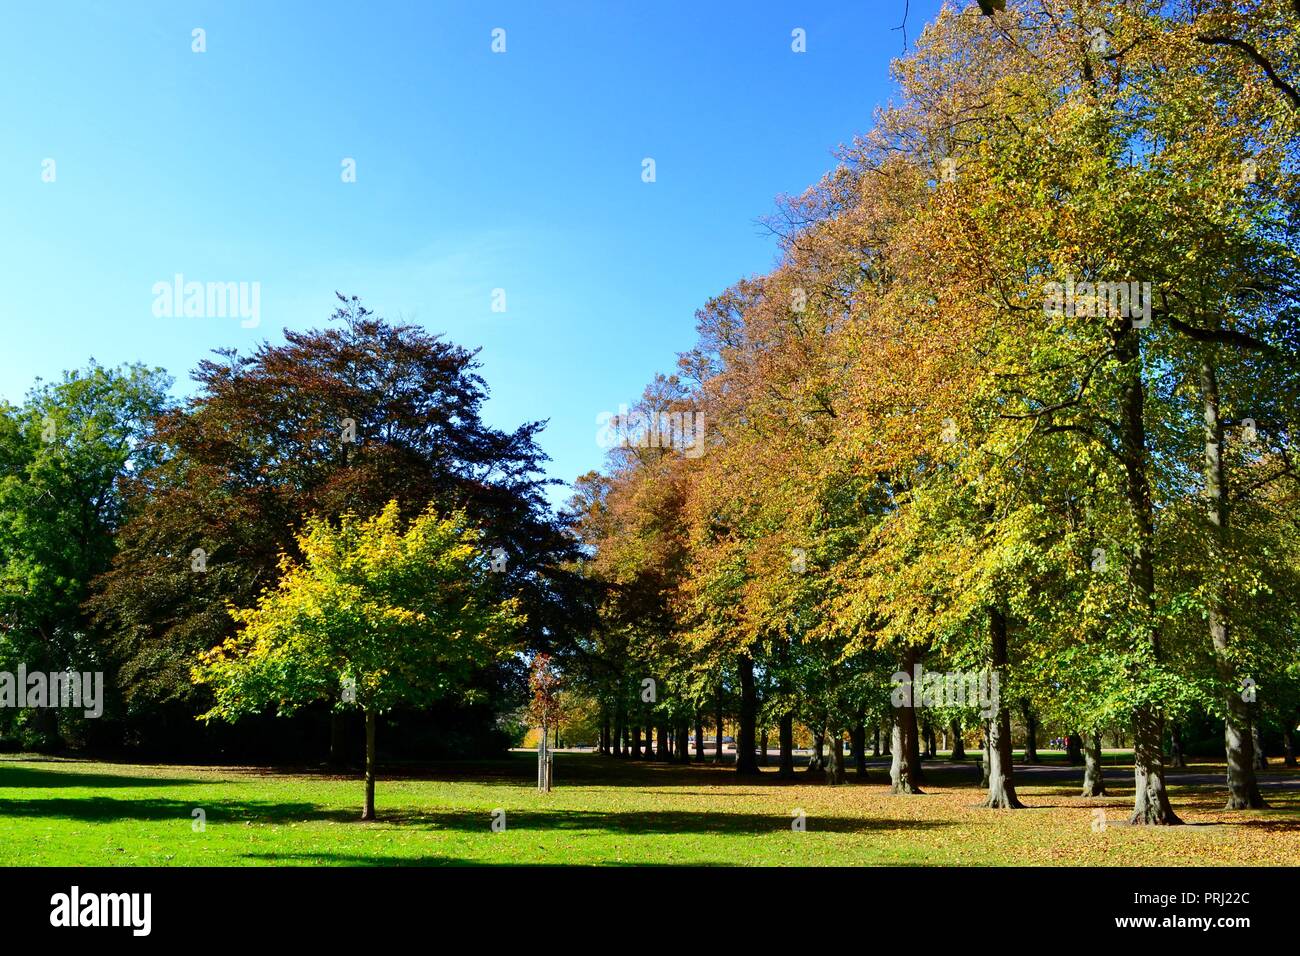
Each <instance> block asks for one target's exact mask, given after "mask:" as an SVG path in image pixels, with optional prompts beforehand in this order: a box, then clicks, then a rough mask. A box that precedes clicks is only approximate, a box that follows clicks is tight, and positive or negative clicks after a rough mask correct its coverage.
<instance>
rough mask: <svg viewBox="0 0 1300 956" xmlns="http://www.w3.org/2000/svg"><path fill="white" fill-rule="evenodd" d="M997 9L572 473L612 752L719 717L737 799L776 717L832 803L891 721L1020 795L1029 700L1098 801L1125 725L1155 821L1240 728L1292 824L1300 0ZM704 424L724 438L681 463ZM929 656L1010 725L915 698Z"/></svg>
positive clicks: (1245, 775)
mask: <svg viewBox="0 0 1300 956" xmlns="http://www.w3.org/2000/svg"><path fill="white" fill-rule="evenodd" d="M988 13H989V14H990V15H987V16H986V15H981V12H980V10H979V9H977V8H975V7H973V6H972V7H969V8H965V9H958V8H956V7H955V6H952V5H948V6H946V7H945V8H944V10H943V11H942V12H941V13H940V15H939V16H938V18H937V19H936V20H935V21H934V22H933V23H931V24H929V25H928V26H927V27H926V28H925V30H924V33H923V34H922V36H921V37H920V39H919V40H918V42H917V44H916V47H915V49H914V51H913V52H911V53H910V54H909V55H907V56H905V57H904V58H902V59H901V60H899V61H897V62H896V64H895V67H894V71H895V77H896V79H897V81H898V85H899V95H898V99H897V101H896V102H894V103H892V104H891V105H890V106H888V107H887V108H883V109H881V110H879V111H878V113H877V115H876V117H875V121H874V125H873V126H872V128H871V129H870V130H869V131H868V132H867V133H866V134H864V135H862V136H860V137H858V138H856V139H855V140H854V141H853V142H852V143H851V144H849V145H847V146H845V147H843V148H842V149H841V152H840V155H839V157H838V162H837V164H836V166H835V168H834V169H832V170H831V171H830V172H828V173H827V174H826V175H825V176H824V177H823V178H822V179H821V180H820V181H819V182H818V183H817V184H815V185H814V186H813V187H811V188H810V189H808V190H807V191H805V192H804V193H802V194H801V195H798V196H794V197H789V198H786V199H784V200H783V201H782V202H781V203H780V205H779V209H778V212H777V213H776V214H775V215H773V216H772V217H770V218H769V220H768V223H767V224H768V226H769V227H770V228H771V230H772V232H773V233H774V235H775V236H776V237H777V238H778V241H779V247H780V256H779V260H778V262H777V263H776V265H775V267H774V268H773V269H772V270H771V271H770V272H768V273H766V274H764V275H759V276H752V277H749V278H746V279H743V280H741V281H739V282H737V283H736V284H735V285H733V286H732V287H731V288H729V289H727V290H726V291H725V292H724V293H722V294H721V295H719V296H717V297H715V298H714V299H712V300H710V301H709V302H708V303H707V304H706V305H705V306H704V307H703V308H702V309H701V310H700V311H699V312H698V314H697V330H698V341H697V343H696V344H695V346H694V347H693V348H691V349H690V350H689V351H686V352H684V353H682V354H681V356H680V358H679V361H678V363H677V368H676V369H675V370H674V372H673V374H670V375H660V376H657V377H656V378H655V379H654V381H653V382H652V383H651V384H650V385H649V386H647V388H646V390H645V392H644V394H643V396H642V398H641V400H640V403H639V405H638V407H637V408H636V409H635V410H634V412H633V414H630V415H628V416H626V418H627V422H625V423H624V424H625V425H626V427H625V428H623V429H622V430H621V431H618V430H617V429H616V434H617V435H618V446H619V447H616V448H615V449H613V451H612V452H611V453H610V457H609V464H608V467H607V468H605V469H603V470H602V471H600V472H592V473H590V474H588V475H585V476H583V477H582V478H581V479H580V480H579V481H578V483H577V485H576V488H575V495H574V498H573V500H572V503H571V505H570V507H569V518H570V520H571V521H572V523H573V525H574V528H575V533H576V534H577V536H578V538H579V539H580V540H581V542H582V543H583V548H584V554H585V560H584V562H583V573H584V575H586V576H587V577H589V578H590V579H592V580H594V581H596V582H598V583H599V584H600V585H601V587H602V589H603V590H602V596H601V603H600V607H599V617H598V621H599V624H598V626H597V627H594V628H593V629H592V630H591V631H590V632H589V633H586V634H584V635H582V636H581V640H579V641H578V642H577V644H576V645H575V646H574V647H573V649H572V651H571V655H570V660H569V662H568V665H569V667H570V668H571V669H572V670H573V671H574V672H575V673H580V674H581V675H582V680H583V681H584V682H585V685H586V686H587V687H588V689H589V693H590V694H591V695H592V696H593V697H594V698H595V699H597V700H598V701H599V702H600V704H601V707H602V712H603V716H602V718H601V719H602V731H603V733H602V738H603V746H604V749H606V750H607V751H608V752H611V753H619V754H629V753H630V754H632V755H636V754H637V753H638V752H639V751H640V748H641V739H642V736H643V734H644V737H645V738H646V739H647V740H648V739H649V738H650V737H651V736H652V735H657V736H658V738H659V740H660V752H661V753H662V752H663V747H664V743H663V742H664V741H665V740H666V739H668V738H671V739H673V740H674V741H676V742H677V743H678V746H677V747H676V748H675V752H677V753H678V756H679V757H682V756H684V755H685V753H686V751H685V749H683V748H684V742H685V741H688V740H689V737H690V731H691V730H692V729H694V730H695V734H696V737H697V739H698V737H699V736H700V734H701V732H702V725H704V724H714V725H716V726H717V727H718V728H721V725H722V719H723V713H724V711H725V713H726V714H727V716H729V717H730V716H732V715H734V716H735V718H736V720H737V726H738V731H737V764H736V770H737V772H738V773H741V774H749V773H754V772H756V771H757V769H758V768H757V759H758V758H757V757H756V748H755V742H756V741H755V735H756V733H757V732H759V729H760V728H763V727H774V728H776V729H777V733H778V737H779V747H780V753H781V756H780V760H779V763H780V770H781V773H782V774H784V775H787V776H788V775H789V774H791V773H793V763H792V759H791V749H792V736H793V727H794V725H795V724H796V723H799V724H803V725H804V726H806V727H808V728H811V729H812V730H813V731H814V732H815V735H816V738H817V740H818V741H822V740H824V741H825V742H826V748H828V749H827V751H826V752H825V755H824V757H820V756H819V757H818V758H817V762H820V761H822V760H824V761H825V763H826V764H827V766H828V773H829V779H831V780H832V781H833V782H838V781H840V780H842V779H843V778H844V762H845V758H844V753H843V743H844V740H845V739H846V738H847V739H848V740H849V741H850V745H851V749H852V750H853V751H854V755H855V757H857V759H858V761H859V763H860V762H861V756H860V755H861V754H862V752H863V749H864V747H863V743H862V741H863V735H864V734H865V733H867V732H870V731H871V728H875V727H882V726H883V727H884V728H886V730H887V736H886V743H887V746H888V752H890V753H891V755H892V759H893V765H892V768H891V771H890V779H891V784H892V787H893V789H894V790H895V791H896V792H898V793H904V794H907V793H917V792H920V791H921V789H922V786H923V783H924V779H923V768H922V762H921V759H920V758H921V755H922V753H923V752H932V751H933V749H934V747H933V735H934V731H935V728H939V729H940V730H943V731H946V732H947V733H948V734H949V735H950V736H951V738H952V739H953V740H954V741H955V742H956V746H957V747H958V748H960V747H961V746H962V737H963V734H964V733H969V732H971V731H974V732H975V734H976V735H977V737H976V739H981V738H982V742H983V746H984V753H985V759H984V762H983V765H984V778H985V786H986V787H987V790H988V794H987V805H988V806H990V807H1010V808H1015V807H1019V806H1021V802H1020V799H1019V797H1018V795H1017V793H1016V788H1015V774H1014V769H1013V766H1012V760H1011V758H1012V750H1011V748H1012V741H1011V726H1012V716H1013V714H1014V715H1015V716H1016V717H1017V718H1018V719H1019V720H1021V721H1022V722H1023V725H1024V726H1025V728H1026V730H1027V733H1028V742H1029V745H1030V747H1032V746H1033V742H1034V737H1035V735H1036V732H1037V727H1038V725H1039V724H1040V723H1041V724H1043V725H1044V726H1048V725H1050V726H1052V727H1055V728H1059V729H1061V730H1062V731H1064V732H1067V733H1068V739H1069V750H1070V754H1071V757H1072V759H1074V760H1077V761H1078V762H1080V763H1084V764H1085V765H1086V771H1087V772H1086V774H1085V793H1086V794H1088V793H1091V794H1096V793H1099V792H1101V788H1102V787H1103V786H1104V784H1103V782H1102V779H1101V774H1100V769H1099V768H1100V752H1101V748H1102V743H1103V736H1102V735H1103V733H1104V732H1112V731H1114V730H1115V729H1117V728H1118V729H1119V730H1120V732H1122V733H1123V735H1124V736H1125V738H1126V739H1128V740H1130V741H1131V742H1132V745H1133V750H1134V793H1135V797H1134V809H1133V817H1132V819H1133V822H1135V823H1139V824H1172V823H1177V822H1179V821H1178V817H1177V814H1176V812H1175V809H1174V808H1173V807H1172V806H1171V804H1170V801H1169V797H1168V792H1167V789H1166V785H1165V773H1164V772H1165V767H1166V762H1167V760H1169V759H1173V760H1175V761H1178V760H1180V759H1182V758H1181V751H1180V748H1181V746H1182V734H1181V732H1180V731H1181V728H1184V727H1187V726H1189V725H1191V724H1193V723H1197V722H1203V721H1206V720H1210V721H1215V722H1218V724H1219V725H1220V726H1222V728H1223V742H1222V752H1223V753H1224V754H1225V755H1226V759H1227V779H1228V784H1229V789H1230V796H1229V800H1228V806H1229V807H1230V808H1246V807H1259V806H1262V805H1263V798H1262V796H1261V793H1260V789H1259V786H1258V783H1257V780H1256V769H1257V767H1258V766H1259V763H1260V761H1261V760H1262V759H1263V757H1264V754H1263V750H1262V743H1263V741H1265V740H1273V739H1276V737H1277V736H1281V737H1282V738H1283V746H1284V747H1285V749H1286V752H1287V754H1288V757H1289V759H1290V760H1291V761H1292V762H1293V760H1294V741H1293V734H1294V728H1295V726H1296V721H1297V704H1300V665H1298V663H1297V661H1298V660H1300V655H1298V654H1297V651H1298V650H1300V627H1298V625H1300V618H1298V616H1297V605H1296V600H1297V596H1300V587H1298V585H1300V581H1298V580H1297V571H1300V553H1298V550H1297V540H1298V539H1297V535H1296V531H1297V517H1298V516H1300V512H1297V507H1296V504H1297V498H1296V492H1297V490H1298V486H1297V472H1296V470H1295V462H1294V460H1293V439H1294V435H1295V428H1296V424H1297V419H1296V414H1297V404H1296V401H1297V387H1298V385H1300V377H1298V376H1297V371H1298V366H1297V357H1298V355H1300V337H1298V335H1297V321H1298V320H1300V299H1298V296H1300V286H1298V285H1297V277H1298V276H1300V262H1298V261H1297V244H1296V230H1297V228H1298V227H1300V215H1298V213H1300V206H1298V205H1297V200H1298V199H1300V193H1298V192H1297V178H1296V174H1297V151H1296V146H1297V131H1298V129H1300V126H1298V123H1297V120H1298V119H1300V97H1297V95H1296V88H1295V83H1296V78H1297V77H1300V6H1298V5H1296V4H1294V3H1291V2H1289V0H1286V2H1283V0H1239V2H1236V3H1226V2H1210V0H1177V2H1168V3H1159V4H1154V3H1139V2H1131V0H1128V2H1125V0H1111V2H1090V3H1077V2H1071V0H1027V2H1023V3H1014V2H1013V3H1009V4H1008V5H1007V9H1006V11H1005V12H998V11H993V10H990V11H988ZM682 415H689V416H691V418H692V420H693V421H694V422H695V423H696V426H697V428H698V427H702V428H703V430H704V437H703V446H704V447H703V449H702V450H701V449H698V448H696V449H691V450H690V453H687V450H686V449H684V448H682V447H679V443H676V442H674V441H671V440H668V441H665V440H664V438H663V429H662V428H660V427H659V423H661V422H665V421H669V420H680V416H682ZM672 416H678V418H677V419H673V418H672ZM917 665H921V667H922V669H923V670H929V671H931V672H936V673H939V674H940V675H945V674H955V675H959V676H961V675H985V677H986V679H991V680H994V681H995V682H996V685H997V687H998V694H997V705H996V707H995V708H993V709H992V710H991V712H988V713H984V712H981V711H980V710H979V709H978V708H976V707H973V706H971V704H970V701H969V700H962V701H957V702H956V705H954V704H953V702H952V701H951V700H950V699H947V698H944V697H943V696H942V695H940V694H936V695H934V701H932V702H931V703H932V706H927V707H919V706H918V702H917V701H916V700H915V699H914V698H912V699H908V700H904V701H903V703H902V704H901V705H899V704H896V703H895V701H894V699H893V697H894V692H895V691H896V690H897V689H898V687H899V686H900V685H901V684H902V682H901V681H900V680H899V679H898V677H897V675H899V674H913V673H917V671H916V668H917ZM646 679H650V680H652V681H653V686H654V687H655V688H656V694H655V695H654V697H653V698H648V697H646V696H645V695H644V693H643V690H642V688H643V687H644V686H645V684H644V682H645V680H646ZM915 689H919V690H921V691H922V692H924V691H925V687H924V686H922V687H921V688H915ZM931 689H933V688H931ZM924 703H925V702H924V701H921V704H922V705H923V704H924ZM719 735H720V731H719ZM877 749H879V748H877ZM817 750H818V752H819V753H820V752H821V751H822V750H823V748H822V746H821V745H820V744H818V746H817Z"/></svg>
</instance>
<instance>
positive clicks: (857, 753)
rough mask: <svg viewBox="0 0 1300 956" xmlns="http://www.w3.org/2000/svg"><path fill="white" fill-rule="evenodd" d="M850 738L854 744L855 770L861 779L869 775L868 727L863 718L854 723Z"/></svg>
mask: <svg viewBox="0 0 1300 956" xmlns="http://www.w3.org/2000/svg"><path fill="white" fill-rule="evenodd" d="M849 740H850V742H851V743H852V745H853V772H854V773H855V774H857V776H858V779H859V780H860V779H862V778H863V777H865V776H866V775H867V728H866V727H865V726H863V723H862V721H861V719H859V720H858V722H857V723H856V724H854V725H853V730H852V731H850V733H849Z"/></svg>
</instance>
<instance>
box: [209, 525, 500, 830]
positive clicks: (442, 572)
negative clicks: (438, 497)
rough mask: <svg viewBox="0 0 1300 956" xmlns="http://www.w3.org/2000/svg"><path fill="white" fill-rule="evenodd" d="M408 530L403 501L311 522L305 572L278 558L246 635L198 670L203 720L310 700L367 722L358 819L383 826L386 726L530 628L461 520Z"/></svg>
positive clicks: (238, 616)
mask: <svg viewBox="0 0 1300 956" xmlns="http://www.w3.org/2000/svg"><path fill="white" fill-rule="evenodd" d="M401 525H402V521H401V517H400V513H399V508H398V505H397V502H396V501H391V502H389V503H388V504H387V505H386V506H385V507H384V509H383V510H382V511H381V512H380V513H379V514H377V515H375V516H373V517H370V518H364V519H362V518H358V517H357V516H356V515H355V514H352V513H350V512H347V513H345V514H343V515H342V517H341V518H340V519H339V521H338V523H337V525H336V524H334V523H332V522H330V521H328V520H326V519H323V518H319V517H312V518H309V519H308V520H307V521H306V523H305V526H304V529H303V531H302V532H300V533H299V534H298V536H297V545H298V550H299V552H300V553H301V554H302V555H303V558H302V560H301V562H299V561H297V560H295V559H294V558H291V557H290V556H288V555H287V554H284V555H281V559H280V572H281V576H280V580H279V583H278V584H277V585H276V586H275V587H274V588H273V589H268V590H266V591H264V592H263V594H262V595H261V597H260V598H259V600H258V602H257V604H256V605H255V606H252V607H249V608H244V609H239V608H232V609H231V610H230V615H231V616H232V617H233V618H234V620H235V621H236V623H237V624H238V625H240V627H239V629H238V631H237V632H236V633H235V634H234V635H233V636H230V637H227V638H226V639H225V640H224V641H223V642H222V643H221V644H220V645H219V646H218V647H216V648H214V649H213V650H211V651H208V652H206V653H203V654H200V655H199V658H198V661H199V662H198V664H196V665H195V666H194V668H193V670H192V674H193V679H194V681H195V683H199V684H204V685H207V686H209V687H210V688H211V690H212V692H213V694H214V696H215V701H216V702H215V704H214V705H213V707H212V709H211V710H209V711H207V712H206V713H205V714H203V715H202V716H201V718H200V719H203V720H212V719H216V718H222V719H226V720H235V719H237V718H239V717H240V716H243V715H245V714H249V713H254V712H257V711H259V710H262V709H263V708H266V707H268V706H270V707H274V708H276V710H277V711H278V712H279V713H281V714H289V713H292V712H293V711H294V710H295V709H296V708H298V707H300V706H302V705H304V704H306V703H309V702H312V701H333V702H335V703H334V707H335V709H336V710H344V709H354V710H357V711H360V712H361V713H363V714H364V715H365V723H366V771H365V774H366V776H365V779H366V797H365V808H364V810H363V812H362V817H361V818H362V819H363V820H373V819H374V817H375V799H374V794H375V773H376V767H375V761H376V754H375V731H376V726H377V723H378V718H379V716H380V715H381V714H382V713H384V712H385V711H388V710H390V709H392V708H393V707H396V706H398V705H427V704H429V703H431V702H433V701H435V700H438V699H440V698H445V697H447V696H448V695H450V694H453V693H458V692H461V691H462V690H463V681H464V679H465V678H466V676H467V675H468V673H469V672H470V670H471V669H472V668H473V667H474V666H476V665H479V666H481V665H482V664H483V663H485V662H486V661H488V660H490V659H492V658H493V657H500V656H503V655H505V654H506V653H508V652H509V651H510V650H511V649H512V646H513V641H514V640H515V639H516V636H517V632H518V629H519V628H520V627H521V625H522V624H523V619H522V617H521V615H520V614H519V602H518V600H517V599H514V598H509V599H504V600H502V599H500V598H498V597H497V596H496V587H495V584H494V583H493V582H492V581H491V576H492V572H491V557H490V554H487V553H485V551H484V544H483V535H482V533H481V532H480V531H478V530H477V529H474V528H472V527H471V526H469V525H468V524H467V518H466V515H465V513H464V512H453V513H451V514H450V515H449V516H447V517H445V518H440V517H439V516H438V515H437V513H436V512H435V511H434V510H433V509H432V508H429V509H428V510H426V511H424V512H423V513H421V514H420V515H418V516H417V517H416V518H415V519H414V520H412V521H411V522H410V524H409V526H408V527H407V528H406V530H405V531H403V530H402V527H401Z"/></svg>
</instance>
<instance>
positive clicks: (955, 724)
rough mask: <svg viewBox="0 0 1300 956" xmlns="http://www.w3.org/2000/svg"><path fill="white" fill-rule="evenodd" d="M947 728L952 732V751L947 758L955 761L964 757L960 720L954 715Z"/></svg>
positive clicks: (964, 748)
mask: <svg viewBox="0 0 1300 956" xmlns="http://www.w3.org/2000/svg"><path fill="white" fill-rule="evenodd" d="M948 730H949V732H950V733H951V734H952V752H951V753H950V754H949V756H948V759H949V760H952V761H953V762H956V761H958V760H965V759H966V745H965V744H964V743H963V742H962V739H961V721H960V720H958V719H957V718H956V717H954V718H953V719H952V721H951V723H949V725H948Z"/></svg>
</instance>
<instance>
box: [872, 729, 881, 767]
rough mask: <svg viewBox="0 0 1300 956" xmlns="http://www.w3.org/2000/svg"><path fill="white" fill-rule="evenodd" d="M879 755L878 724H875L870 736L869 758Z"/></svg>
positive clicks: (875, 757)
mask: <svg viewBox="0 0 1300 956" xmlns="http://www.w3.org/2000/svg"><path fill="white" fill-rule="evenodd" d="M879 757H880V725H879V724H876V726H875V728H874V730H873V732H872V737H871V758H872V759H873V760H875V759H878V758H879Z"/></svg>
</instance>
